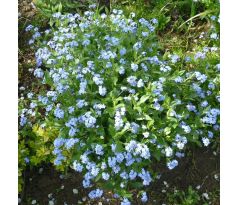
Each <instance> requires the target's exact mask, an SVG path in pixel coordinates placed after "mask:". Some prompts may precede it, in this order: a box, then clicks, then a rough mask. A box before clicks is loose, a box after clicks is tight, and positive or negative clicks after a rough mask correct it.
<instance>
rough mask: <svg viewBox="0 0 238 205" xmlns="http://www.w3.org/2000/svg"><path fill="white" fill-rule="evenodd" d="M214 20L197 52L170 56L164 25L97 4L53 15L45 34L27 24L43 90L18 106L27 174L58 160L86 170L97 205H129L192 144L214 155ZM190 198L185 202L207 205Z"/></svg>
mask: <svg viewBox="0 0 238 205" xmlns="http://www.w3.org/2000/svg"><path fill="white" fill-rule="evenodd" d="M209 18H210V23H211V24H210V26H209V30H208V31H207V32H203V33H200V36H199V45H197V46H196V47H194V48H193V50H190V51H185V50H184V49H183V48H176V49H173V50H172V49H171V50H169V49H168V50H164V49H163V45H162V44H161V43H160V41H159V40H158V35H157V32H158V29H160V28H162V27H160V26H159V25H160V22H159V21H158V19H157V18H151V19H145V18H138V17H137V16H136V14H135V13H134V12H131V13H128V14H124V12H123V10H118V9H112V11H111V13H109V12H108V13H107V12H106V13H103V12H101V10H100V8H98V7H97V5H96V4H93V5H90V6H89V10H88V11H85V12H83V13H82V14H79V13H74V14H71V13H65V14H61V13H59V12H57V13H54V14H53V15H52V16H51V17H50V26H48V27H47V28H40V27H37V26H35V25H31V24H30V25H28V26H27V27H26V28H25V31H26V32H27V33H30V34H31V38H30V39H28V46H29V47H31V49H32V50H34V51H35V60H36V63H35V64H36V66H35V68H34V69H30V72H31V73H32V75H33V76H34V78H35V82H36V84H37V85H36V86H34V89H32V90H31V91H29V92H28V91H27V92H25V96H24V97H23V98H20V100H19V128H20V129H19V139H20V144H19V165H20V169H19V171H20V175H21V171H22V170H24V168H25V167H26V166H31V167H34V166H37V165H41V164H42V163H52V164H53V165H54V167H55V169H56V170H58V171H61V172H64V173H65V174H66V175H67V173H68V172H70V170H72V169H73V170H74V171H75V172H78V173H80V175H81V176H82V187H83V188H84V189H85V190H88V198H89V199H90V201H91V202H92V204H94V202H95V204H96V201H97V200H98V199H101V198H102V197H105V195H107V192H111V193H112V195H113V197H114V198H116V199H118V200H119V201H120V204H122V205H125V204H131V203H132V204H135V203H134V201H133V200H134V197H135V196H134V195H136V197H137V198H139V199H140V201H141V202H142V203H146V202H147V201H148V195H150V193H148V192H146V189H147V188H148V187H149V185H150V184H152V183H153V181H156V180H157V179H158V178H159V177H160V174H161V170H162V169H163V168H166V169H167V170H171V171H172V170H173V169H176V168H177V167H178V166H179V162H182V161H183V160H185V158H186V156H185V155H186V152H189V149H190V148H191V147H194V146H198V147H206V148H209V147H213V149H217V146H218V144H219V69H220V66H219V22H218V21H219V17H218V16H210V17H209ZM155 163H156V164H160V165H161V168H160V169H155V167H154V164H155ZM191 163H192V161H191ZM20 179H21V178H20ZM20 185H22V183H20ZM135 189H136V190H137V192H136V193H135V192H132V190H135ZM19 191H21V186H20V187H19ZM179 193H180V192H179ZM188 193H189V195H192V197H190V196H189V197H187V198H186V196H183V195H184V192H181V194H180V195H181V196H182V197H184V198H186V199H184V201H186V200H187V201H188V202H187V203H185V204H191V203H193V201H196V203H197V202H199V201H200V198H199V197H197V193H196V192H193V191H192V189H191V188H190V189H189V190H188ZM133 194H134V195H133ZM191 198H192V199H191ZM171 200H174V201H175V200H179V199H177V198H176V195H174V197H173V195H171V196H170V197H168V201H170V202H169V203H171V204H172V203H173V202H171ZM191 201H192V202H191ZM174 203H176V202H174ZM177 203H178V202H177ZM193 204H195V202H194V203H193Z"/></svg>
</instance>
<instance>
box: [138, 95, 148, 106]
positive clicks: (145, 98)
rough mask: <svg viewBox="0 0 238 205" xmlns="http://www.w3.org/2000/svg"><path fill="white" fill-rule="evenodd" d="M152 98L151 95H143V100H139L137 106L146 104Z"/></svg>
mask: <svg viewBox="0 0 238 205" xmlns="http://www.w3.org/2000/svg"><path fill="white" fill-rule="evenodd" d="M149 98H150V95H143V96H142V97H141V98H140V100H139V102H138V103H137V105H140V104H142V103H144V102H145V101H146V100H148V99H149Z"/></svg>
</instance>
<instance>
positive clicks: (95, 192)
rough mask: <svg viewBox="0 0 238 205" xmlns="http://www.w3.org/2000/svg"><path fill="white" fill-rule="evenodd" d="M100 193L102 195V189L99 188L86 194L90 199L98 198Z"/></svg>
mask: <svg viewBox="0 0 238 205" xmlns="http://www.w3.org/2000/svg"><path fill="white" fill-rule="evenodd" d="M102 195H103V190H100V189H96V190H93V191H91V192H90V193H89V194H88V196H89V198H90V199H96V198H100V197H101V196H102Z"/></svg>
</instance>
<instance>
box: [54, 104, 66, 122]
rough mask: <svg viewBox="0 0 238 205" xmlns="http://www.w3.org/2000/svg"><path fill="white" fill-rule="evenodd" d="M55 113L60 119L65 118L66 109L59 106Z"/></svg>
mask: <svg viewBox="0 0 238 205" xmlns="http://www.w3.org/2000/svg"><path fill="white" fill-rule="evenodd" d="M54 115H55V117H57V118H60V119H61V118H64V111H63V110H61V109H60V108H58V107H57V108H56V109H55V111H54Z"/></svg>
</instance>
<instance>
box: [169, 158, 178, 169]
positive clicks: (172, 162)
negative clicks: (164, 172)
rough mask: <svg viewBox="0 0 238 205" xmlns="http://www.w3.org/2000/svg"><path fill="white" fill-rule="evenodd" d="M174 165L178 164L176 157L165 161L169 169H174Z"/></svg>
mask: <svg viewBox="0 0 238 205" xmlns="http://www.w3.org/2000/svg"><path fill="white" fill-rule="evenodd" d="M176 166H178V161H177V160H176V159H174V160H172V161H169V162H168V163H167V167H168V168H169V169H174V168H175V167H176Z"/></svg>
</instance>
